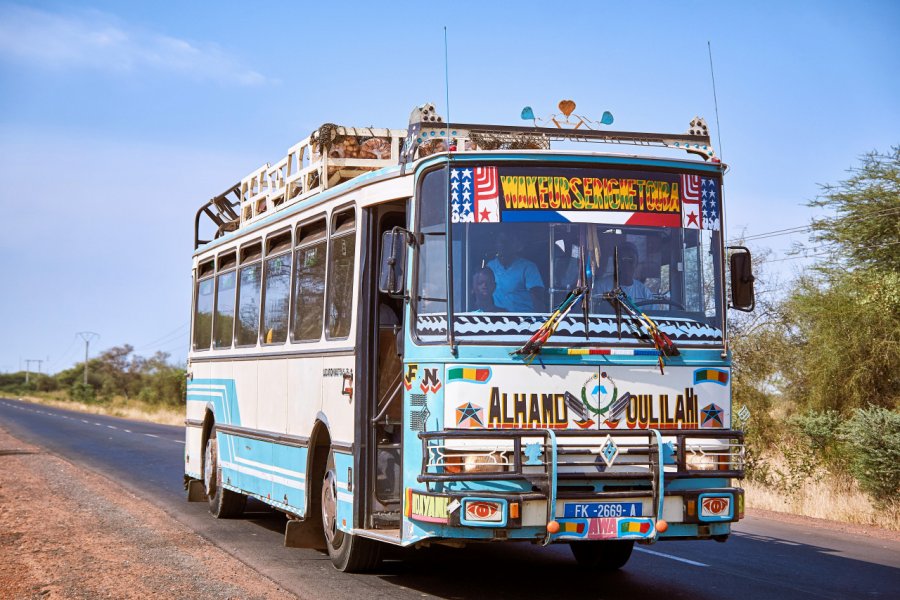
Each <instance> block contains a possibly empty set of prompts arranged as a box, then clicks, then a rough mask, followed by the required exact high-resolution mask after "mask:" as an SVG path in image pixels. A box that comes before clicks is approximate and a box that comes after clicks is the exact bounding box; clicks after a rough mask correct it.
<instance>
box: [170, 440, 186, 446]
mask: <svg viewBox="0 0 900 600" xmlns="http://www.w3.org/2000/svg"><path fill="white" fill-rule="evenodd" d="M172 441H173V442H175V443H176V444H182V445H184V441H183V440H172Z"/></svg>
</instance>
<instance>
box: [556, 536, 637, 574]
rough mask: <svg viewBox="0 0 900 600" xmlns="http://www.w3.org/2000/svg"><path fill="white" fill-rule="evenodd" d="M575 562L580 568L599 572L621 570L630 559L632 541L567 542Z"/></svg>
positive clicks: (632, 546) (632, 547)
mask: <svg viewBox="0 0 900 600" xmlns="http://www.w3.org/2000/svg"><path fill="white" fill-rule="evenodd" d="M569 547H570V548H571V549H572V554H573V555H574V556H575V561H576V562H577V563H578V564H579V565H581V566H582V567H588V568H592V569H597V570H600V571H615V570H617V569H621V568H622V567H624V566H625V563H627V562H628V559H629V558H631V551H632V550H633V549H634V542H633V541H632V540H609V541H594V540H591V541H586V542H569Z"/></svg>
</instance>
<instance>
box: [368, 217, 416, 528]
mask: <svg viewBox="0 0 900 600" xmlns="http://www.w3.org/2000/svg"><path fill="white" fill-rule="evenodd" d="M373 212H375V214H374V215H373V224H377V226H376V227H374V228H373V229H374V230H375V231H374V233H376V235H374V236H373V237H372V239H371V242H372V245H371V247H370V250H371V251H372V256H373V257H374V258H375V260H374V261H373V262H372V265H373V266H375V269H373V271H377V265H379V264H380V260H381V257H380V256H379V253H380V245H381V244H380V241H381V237H382V234H383V233H384V232H385V231H390V230H391V229H393V228H394V227H404V228H405V227H407V219H406V215H407V213H406V202H405V201H404V202H399V203H390V204H386V205H381V206H379V207H377V209H373ZM375 275H377V273H375ZM372 289H373V292H374V295H375V299H374V306H373V309H374V310H373V312H372V313H371V314H372V318H371V319H370V327H369V331H370V332H371V337H370V338H369V339H370V340H372V343H370V345H369V348H371V349H372V351H373V352H372V354H373V356H372V358H371V361H370V369H371V370H370V373H373V375H374V378H373V379H374V381H373V382H372V383H371V384H370V385H371V387H370V388H369V389H370V390H372V394H371V396H370V400H369V415H370V420H369V422H370V427H371V432H370V437H369V440H371V441H370V444H371V446H370V447H371V448H372V449H373V450H374V457H373V458H374V460H373V461H370V462H369V465H371V466H372V467H373V469H372V470H371V471H370V473H372V477H371V478H370V482H371V483H370V486H369V490H370V494H371V495H370V498H369V506H370V507H371V508H370V515H369V523H370V526H371V527H373V528H376V529H398V528H399V527H400V510H401V506H400V497H401V494H400V491H401V456H402V454H403V452H402V445H401V440H402V439H403V436H402V431H403V430H402V414H403V413H402V405H403V394H402V389H403V381H402V366H403V361H402V357H401V356H400V344H399V343H398V339H400V336H401V335H402V333H401V332H402V323H403V311H404V310H405V304H404V302H403V300H402V299H401V298H391V297H390V296H388V295H386V294H382V293H380V292H378V288H377V286H373V288H372Z"/></svg>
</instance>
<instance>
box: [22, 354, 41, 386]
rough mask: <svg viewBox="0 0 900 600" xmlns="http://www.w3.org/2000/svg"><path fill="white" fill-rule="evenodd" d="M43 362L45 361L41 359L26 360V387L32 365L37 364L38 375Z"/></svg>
mask: <svg viewBox="0 0 900 600" xmlns="http://www.w3.org/2000/svg"><path fill="white" fill-rule="evenodd" d="M42 362H44V361H43V359H40V358H26V359H25V385H28V379H29V375H31V363H37V365H38V373H40V372H41V363H42Z"/></svg>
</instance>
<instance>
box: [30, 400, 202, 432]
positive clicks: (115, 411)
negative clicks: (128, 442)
mask: <svg viewBox="0 0 900 600" xmlns="http://www.w3.org/2000/svg"><path fill="white" fill-rule="evenodd" d="M64 398H65V395H64V394H62V395H61V394H59V393H49V394H47V395H46V396H40V397H39V396H23V397H20V398H19V400H25V401H27V402H33V403H35V404H44V405H47V406H53V407H56V408H65V409H67V410H77V411H78V412H83V413H90V414H94V415H109V416H113V417H124V418H126V419H135V420H138V421H150V422H151V423H160V424H162V425H184V409H174V408H169V407H162V406H153V405H149V404H144V403H141V402H137V401H134V400H130V401H128V400H125V399H124V398H121V397H116V398H114V399H113V400H112V401H110V402H106V403H103V404H86V403H84V402H76V401H74V400H66V399H64Z"/></svg>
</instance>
